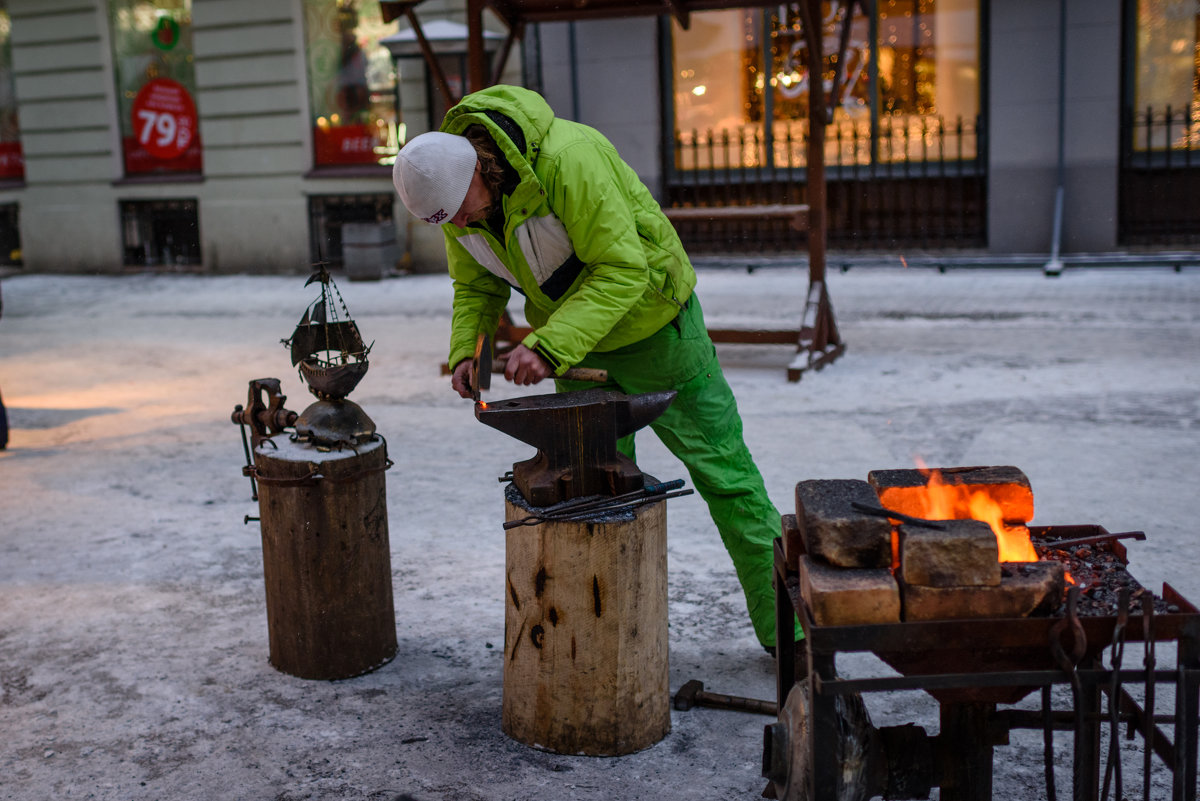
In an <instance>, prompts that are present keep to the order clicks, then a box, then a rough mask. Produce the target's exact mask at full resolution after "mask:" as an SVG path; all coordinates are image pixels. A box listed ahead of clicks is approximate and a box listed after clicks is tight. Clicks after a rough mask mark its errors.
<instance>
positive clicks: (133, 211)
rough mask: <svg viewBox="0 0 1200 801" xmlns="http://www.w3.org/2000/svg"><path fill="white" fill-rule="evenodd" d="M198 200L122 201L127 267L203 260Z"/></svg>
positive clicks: (122, 225)
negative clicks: (201, 258)
mask: <svg viewBox="0 0 1200 801" xmlns="http://www.w3.org/2000/svg"><path fill="white" fill-rule="evenodd" d="M197 206H198V204H197V202H196V200H195V199H194V198H193V199H181V200H123V201H121V239H122V245H123V246H124V249H125V266H127V267H161V268H171V267H187V266H192V265H198V264H200V221H199V215H198V214H197Z"/></svg>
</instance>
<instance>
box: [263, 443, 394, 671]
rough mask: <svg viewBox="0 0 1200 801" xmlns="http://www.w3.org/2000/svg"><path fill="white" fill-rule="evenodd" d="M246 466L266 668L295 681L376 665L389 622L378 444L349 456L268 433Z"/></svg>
mask: <svg viewBox="0 0 1200 801" xmlns="http://www.w3.org/2000/svg"><path fill="white" fill-rule="evenodd" d="M254 464H255V470H256V474H257V479H258V495H259V514H260V518H261V522H262V543H263V578H264V580H265V582H266V591H267V630H268V636H269V639H270V649H271V655H270V662H271V664H272V665H273V666H274V667H276V668H277V669H279V670H281V671H283V672H284V673H289V674H291V675H293V676H298V677H300V678H302V679H345V678H350V677H351V676H358V675H361V674H363V673H369V672H370V671H372V670H374V669H375V668H377V667H379V666H381V665H383V664H386V663H387V662H388V661H390V660H391V658H392V657H393V656H395V654H396V616H395V610H394V607H393V605H392V565H391V554H390V550H389V547H388V529H387V502H386V497H385V488H384V470H385V469H386V465H387V448H386V446H385V445H384V443H383V440H382V439H376V440H375V441H374V442H369V443H367V444H365V445H361V446H359V447H358V453H355V452H354V451H351V450H342V451H329V452H321V451H318V450H317V449H316V448H313V447H311V446H308V445H305V444H302V443H295V442H291V441H290V440H288V438H286V437H282V436H281V437H275V438H274V439H272V440H266V441H264V442H263V443H261V444H260V445H259V446H258V447H257V448H256V449H255V451H254Z"/></svg>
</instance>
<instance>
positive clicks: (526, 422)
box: [475, 389, 675, 507]
mask: <svg viewBox="0 0 1200 801" xmlns="http://www.w3.org/2000/svg"><path fill="white" fill-rule="evenodd" d="M674 399H675V391H674V390H667V391H664V392H647V393H645V394H642V395H624V394H622V393H620V392H613V391H611V390H604V389H591V390H586V391H584V392H561V393H555V394H553V395H533V396H530V397H526V398H511V399H509V400H501V401H496V402H493V403H484V402H476V404H475V417H476V419H478V420H479V422H481V423H484V424H485V425H489V426H491V427H492V428H495V429H497V430H499V431H503V432H504V433H505V434H508V435H509V436H512V437H516V438H517V439H519V440H521V441H522V442H525V443H528V444H530V445H532V446H533V447H535V448H537V449H538V452H537V455H536V456H534V457H533V458H532V459H527V460H525V461H523V462H517V463H516V464H514V465H513V484H514V485H515V486H516V488H517V489H518V490H520V491H521V494H522V495H524V496H525V500H526V501H528V502H529V504H530V505H531V506H536V507H543V506H550V505H551V504H555V503H558V502H559V501H566V500H570V499H571V498H578V497H582V496H584V495H620V494H622V493H625V492H633V491H635V490H639V489H641V488H642V486H643V484H644V481H645V479H644V477H643V475H642V471H641V470H639V469H638V467H637V465H636V464H634V463H633V460H632V459H630V458H629V457H627V456H625V455H624V454H622V453H620V452H619V451H618V450H617V440H619V439H620V438H621V437H624V436H627V435H629V434H632V433H633V432H635V431H637V430H638V429H639V428H641V427H642V426H644V425H646V424H647V423H649V422H651V421H652V420H654V419H655V418H657V417H658V416H659V415H660V414H662V413H663V411H665V410H666V408H667V407H668V406H670V405H671V401H673V400H674Z"/></svg>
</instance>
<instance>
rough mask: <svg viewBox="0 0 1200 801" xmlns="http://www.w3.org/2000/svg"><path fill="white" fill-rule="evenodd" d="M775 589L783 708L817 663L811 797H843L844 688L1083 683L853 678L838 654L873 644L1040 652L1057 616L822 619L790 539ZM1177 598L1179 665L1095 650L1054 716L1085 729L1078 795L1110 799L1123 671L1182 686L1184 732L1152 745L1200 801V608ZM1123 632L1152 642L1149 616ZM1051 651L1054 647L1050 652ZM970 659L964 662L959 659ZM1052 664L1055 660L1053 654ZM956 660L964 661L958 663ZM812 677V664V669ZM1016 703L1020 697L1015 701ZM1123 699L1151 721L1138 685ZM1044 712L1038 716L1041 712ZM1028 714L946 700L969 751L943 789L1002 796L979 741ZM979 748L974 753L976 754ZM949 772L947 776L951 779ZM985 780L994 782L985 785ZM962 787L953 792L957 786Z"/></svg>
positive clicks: (1018, 674)
mask: <svg viewBox="0 0 1200 801" xmlns="http://www.w3.org/2000/svg"><path fill="white" fill-rule="evenodd" d="M774 576H775V587H776V593H775V598H776V603H775V611H776V626H775V627H776V632H777V637H778V641H777V651H776V660H777V661H776V681H777V694H778V703H779V708H780V709H783V706H784V703H785V701H786V699H787V695H788V693H789V692H790V691H791V689H792V687H793V686H795V684H796V681H795V675H796V672H795V671H796V664H797V662H796V660H797V656H798V655H800V657H801V658H803V659H804V660H805V661H807V666H808V671H807V672H808V676H809V680H808V682H807V685H806V686H807V692H808V693H809V701H810V707H809V708H810V709H811V710H812V720H811V725H810V731H811V737H810V738H809V740H810V745H811V749H812V750H811V754H810V760H809V763H810V765H811V766H812V774H811V778H810V782H811V784H810V787H809V795H808V797H809V798H810V799H813V800H814V801H832V800H833V799H835V798H836V797H837V795H836V788H837V781H838V771H839V766H838V764H837V760H836V759H835V758H834V756H833V749H834V744H835V743H836V742H837V740H838V732H837V730H836V725H837V718H836V713H835V701H836V697H837V696H838V695H844V694H848V693H860V692H883V691H895V690H913V689H921V690H926V691H930V692H935V693H936V692H943V691H950V692H953V691H956V690H963V691H964V692H970V691H971V690H975V689H989V688H1015V689H1014V691H1013V692H1014V693H1017V694H1018V695H1017V696H1016V698H1015V700H1020V698H1021V697H1024V695H1027V694H1028V693H1029V692H1030V691H1032V690H1033V689H1036V688H1038V687H1043V688H1044V687H1050V686H1052V685H1055V684H1069V683H1072V681H1073V679H1072V674H1069V673H1067V672H1066V671H1065V670H1061V669H1047V670H1014V671H1002V670H1001V671H984V670H980V671H977V672H961V671H954V670H952V669H951V670H947V671H946V672H929V673H922V674H917V675H914V674H912V673H909V674H908V675H903V676H899V677H884V678H873V679H843V678H839V677H838V676H837V673H836V671H835V669H834V663H835V658H836V656H837V654H838V653H843V652H862V651H871V652H874V653H876V654H886V655H897V654H905V653H921V652H922V651H923V650H924V651H928V650H929V648H930V644H931V643H937V644H940V645H939V648H945V649H953V652H961V653H962V654H977V653H980V652H993V653H994V652H997V651H998V650H999V651H1003V649H1017V650H1021V649H1029V648H1030V647H1031V646H1033V647H1035V648H1036V647H1038V646H1040V645H1041V644H1048V643H1049V642H1050V641H1051V631H1052V628H1053V627H1054V625H1055V624H1056V623H1057V622H1058V621H1059V619H1056V618H1017V619H1001V620H953V621H930V622H910V623H894V624H881V625H864V626H819V625H817V624H816V623H815V622H814V621H813V619H812V616H811V612H810V611H809V610H808V608H807V606H806V605H805V604H804V602H803V599H802V598H801V597H800V588H799V579H798V576H797V574H796V573H794V572H791V571H789V570H788V569H787V564H786V561H785V558H784V554H783V546H782V540H781V539H776V541H775V572H774ZM1164 595H1169V596H1170V597H1169V600H1170V602H1171V603H1175V604H1176V605H1177V606H1179V608H1181V609H1185V610H1187V611H1186V612H1184V613H1181V614H1162V615H1156V616H1155V617H1154V629H1153V632H1152V640H1153V641H1155V642H1164V641H1169V640H1177V641H1178V667H1177V669H1176V670H1173V671H1168V670H1155V671H1125V670H1119V671H1112V670H1105V669H1103V668H1102V667H1101V664H1100V659H1099V655H1098V654H1097V655H1095V656H1094V657H1092V658H1089V659H1087V660H1086V661H1085V663H1084V664H1083V665H1082V666H1081V667H1080V668H1079V669H1077V670H1075V671H1074V672H1073V675H1074V676H1075V677H1077V679H1078V681H1079V688H1080V691H1079V702H1078V707H1077V708H1076V709H1074V710H1073V711H1069V712H1066V713H1063V712H1058V713H1050V716H1051V717H1052V718H1053V719H1054V721H1055V727H1056V728H1072V729H1073V730H1074V732H1075V737H1074V757H1075V763H1074V766H1075V776H1076V777H1078V779H1077V782H1076V786H1075V787H1074V788H1073V790H1074V798H1075V799H1076V801H1094V800H1095V799H1097V798H1099V795H1100V779H1099V771H1100V763H1099V742H1100V729H1101V725H1102V721H1103V716H1102V714H1101V694H1102V692H1105V691H1108V690H1109V688H1110V686H1111V685H1112V682H1113V678H1114V676H1113V674H1114V672H1115V673H1117V674H1118V675H1117V679H1118V680H1120V681H1134V682H1136V681H1145V680H1146V678H1147V674H1148V673H1150V674H1152V675H1153V678H1154V680H1155V681H1158V682H1164V683H1175V685H1176V704H1175V716H1174V723H1175V731H1174V737H1175V740H1174V742H1173V743H1172V742H1171V741H1170V740H1168V739H1167V738H1166V735H1164V734H1163V733H1162V732H1161V731H1159V730H1157V729H1155V730H1154V734H1153V735H1152V736H1151V742H1149V743H1148V747H1150V748H1153V749H1154V751H1155V753H1156V754H1158V756H1159V757H1160V758H1161V759H1163V761H1164V762H1165V763H1167V766H1168V767H1169V768H1170V769H1171V771H1172V773H1173V775H1174V784H1173V791H1172V796H1171V797H1172V799H1173V801H1195V799H1196V792H1197V790H1196V782H1197V771H1196V761H1197V740H1198V735H1197V728H1198V724H1197V721H1198V717H1200V715H1198V709H1200V612H1198V611H1197V610H1196V608H1195V607H1194V606H1193V605H1192V604H1191V603H1189V602H1188V601H1187V600H1186V599H1184V598H1183V597H1182V596H1179V595H1178V593H1175V592H1174V590H1172V589H1171V588H1170V587H1169V586H1165V587H1164ZM797 618H798V619H799V621H800V625H801V627H802V628H803V630H804V640H803V642H802V643H796V642H795V639H794V633H793V632H794V621H795V620H796V619H797ZM1079 622H1080V623H1081V625H1082V626H1083V630H1084V632H1085V634H1086V637H1087V641H1088V642H1090V643H1103V644H1105V645H1107V644H1108V643H1110V642H1111V641H1112V640H1113V632H1114V630H1115V629H1116V626H1117V619H1116V618H1112V617H1082V618H1079ZM1124 636H1125V638H1126V639H1128V640H1143V639H1144V635H1143V632H1142V628H1141V621H1140V620H1138V619H1136V618H1133V619H1130V620H1129V621H1128V624H1127V627H1126V630H1125V633H1124ZM1046 654H1047V658H1048V659H1050V658H1051V657H1050V652H1049V648H1046ZM960 664H961V663H960ZM1051 664H1053V663H1052V662H1051ZM947 667H948V668H953V667H954V664H953V663H952V662H951V663H948V664H947ZM801 675H803V671H802V673H801ZM1015 700H1014V701H1012V702H1013V703H1015ZM1120 704H1121V706H1122V708H1123V709H1125V710H1126V714H1128V715H1130V716H1132V719H1134V720H1135V721H1136V722H1137V724H1138V728H1139V730H1141V729H1142V725H1143V724H1144V723H1145V716H1146V712H1145V710H1142V709H1140V708H1139V707H1138V706H1137V704H1136V702H1134V700H1133V699H1132V698H1131V697H1129V695H1128V693H1122V696H1121V698H1120ZM1032 714H1034V715H1036V714H1037V713H1032ZM1027 717H1028V715H1023V714H1022V713H1021V712H1020V711H1015V710H997V709H996V704H995V703H986V702H983V703H981V702H973V701H959V700H945V699H943V700H942V702H941V723H942V731H941V733H940V735H939V736H940V737H943V738H944V739H946V740H951V739H952V740H953V741H954V742H955V743H956V744H957V745H958V746H959V748H960V751H961V759H960V760H958V764H957V765H956V766H954V770H957V771H959V775H957V776H951V777H949V778H948V781H949V784H950V787H946V786H943V788H942V792H941V794H940V796H939V797H940V798H941V799H943V801H988V799H990V798H991V759H992V745H991V742H990V741H986V742H980V740H981V738H980V737H978V736H977V735H978V732H980V731H982V730H986V729H991V730H993V731H994V730H995V728H996V727H997V726H998V727H1001V728H1003V729H1004V730H1005V731H1007V730H1008V729H1012V728H1022V727H1027V726H1029V725H1035V726H1040V725H1041V724H1040V723H1032V722H1031V721H1030V720H1027V719H1026V718H1027ZM972 748H974V750H973V751H972ZM944 778H945V777H944ZM985 779H986V781H985ZM951 788H953V789H951Z"/></svg>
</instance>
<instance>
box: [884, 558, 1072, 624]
mask: <svg viewBox="0 0 1200 801" xmlns="http://www.w3.org/2000/svg"><path fill="white" fill-rule="evenodd" d="M1065 585H1066V579H1065V576H1064V570H1063V566H1062V564H1061V563H1059V562H1053V561H1046V560H1043V561H1041V562H1007V563H1005V564H1004V566H1003V570H1002V575H1001V578H1000V584H998V585H997V586H995V587H921V586H918V585H915V584H914V585H909V584H903V585H901V587H900V593H901V595H902V596H903V598H904V619H905V620H906V621H917V620H958V619H962V618H984V617H997V618H1005V617H1029V616H1030V615H1033V614H1048V613H1050V612H1052V611H1053V610H1055V609H1057V608H1058V606H1059V604H1060V603H1062V598H1063V591H1064V588H1065Z"/></svg>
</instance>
